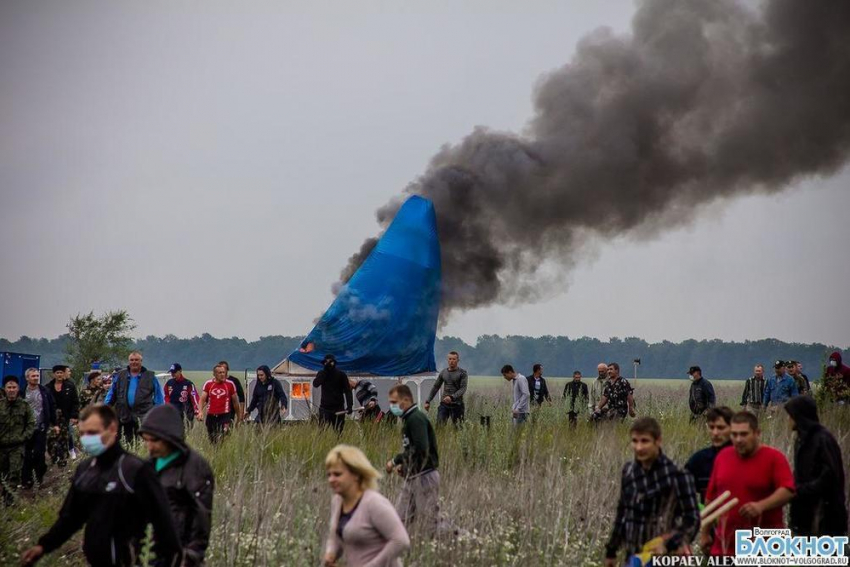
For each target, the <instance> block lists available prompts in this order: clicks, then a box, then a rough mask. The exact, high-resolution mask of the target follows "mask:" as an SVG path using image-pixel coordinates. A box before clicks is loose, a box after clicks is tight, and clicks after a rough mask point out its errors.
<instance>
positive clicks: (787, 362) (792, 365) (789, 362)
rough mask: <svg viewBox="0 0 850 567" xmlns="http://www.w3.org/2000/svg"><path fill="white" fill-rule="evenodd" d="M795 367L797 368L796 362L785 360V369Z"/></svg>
mask: <svg viewBox="0 0 850 567" xmlns="http://www.w3.org/2000/svg"><path fill="white" fill-rule="evenodd" d="M795 366H797V361H796V360H786V361H785V367H786V368H793V367H795Z"/></svg>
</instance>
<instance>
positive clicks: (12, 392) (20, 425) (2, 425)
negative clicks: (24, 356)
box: [0, 376, 35, 504]
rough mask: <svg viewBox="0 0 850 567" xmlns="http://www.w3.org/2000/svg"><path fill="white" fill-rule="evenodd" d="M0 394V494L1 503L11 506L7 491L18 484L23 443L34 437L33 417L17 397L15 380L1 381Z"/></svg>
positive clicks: (16, 382) (26, 404) (16, 378)
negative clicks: (1, 495)
mask: <svg viewBox="0 0 850 567" xmlns="http://www.w3.org/2000/svg"><path fill="white" fill-rule="evenodd" d="M3 393H4V396H3V399H2V400H0V490H2V492H3V501H4V502H5V503H6V504H11V503H12V502H13V497H12V493H11V490H12V489H14V488H15V487H16V486H18V485H19V484H21V471H23V468H24V448H25V445H26V442H27V441H28V440H29V438H30V437H32V435H33V433H35V415H34V414H33V413H32V408H30V406H29V404H28V403H27V402H26V400H22V399H21V398H20V397H19V396H18V394H19V393H20V386H18V377H17V376H6V377H5V378H3Z"/></svg>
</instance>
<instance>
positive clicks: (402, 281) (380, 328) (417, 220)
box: [289, 196, 441, 376]
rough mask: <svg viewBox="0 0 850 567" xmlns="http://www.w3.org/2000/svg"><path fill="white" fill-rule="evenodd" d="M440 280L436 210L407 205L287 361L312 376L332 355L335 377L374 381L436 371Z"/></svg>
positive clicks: (414, 201)
mask: <svg viewBox="0 0 850 567" xmlns="http://www.w3.org/2000/svg"><path fill="white" fill-rule="evenodd" d="M440 274H441V272H440V241H439V239H438V236H437V218H436V215H435V213H434V205H433V204H432V203H431V201H429V200H427V199H424V198H422V197H418V196H413V197H410V198H409V199H408V200H407V201H406V202H405V203H404V205H402V207H401V209H399V211H398V213H397V214H396V217H395V219H393V222H392V224H390V226H389V228H387V230H386V231H385V232H384V234H383V236H381V238H380V240H379V241H378V243H377V244H376V245H375V248H374V249H373V250H372V252H371V254H369V256H368V257H367V258H366V260H365V261H364V262H363V264H361V266H360V268H359V269H358V270H357V271H356V272H355V273H354V275H353V276H351V279H350V280H349V281H348V283H346V284H345V285H344V286H343V287H342V289H341V290H340V292H339V294H338V295H337V297H336V300H334V302H333V303H332V304H331V306H330V307H329V308H328V310H327V311H326V312H325V314H324V315H323V316H322V318H321V319H320V320H319V322H318V324H317V325H316V327H315V328H314V329H313V330H312V331H311V332H310V334H309V335H307V337H306V338H305V339H304V341H303V342H302V343H301V348H300V349H298V350H296V351H295V352H293V353H292V354H291V355H289V360H290V361H292V362H294V363H296V364H299V365H301V366H303V367H304V368H308V369H311V370H318V369H320V368H321V366H322V359H323V358H324V356H325V355H326V354H333V355H334V356H335V357H336V359H337V368H339V369H341V370H345V371H346V372H360V373H369V374H375V375H378V376H408V375H411V374H417V373H419V372H429V371H434V370H436V363H435V361H434V339H435V337H436V332H437V318H438V316H439V313H440V283H441V282H440Z"/></svg>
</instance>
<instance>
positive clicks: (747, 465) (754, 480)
mask: <svg viewBox="0 0 850 567" xmlns="http://www.w3.org/2000/svg"><path fill="white" fill-rule="evenodd" d="M783 487H784V488H787V489H789V490H791V491H793V490H795V489H796V487H795V485H794V474H793V473H792V472H791V466H790V465H789V464H788V459H786V458H785V455H784V454H782V453H781V452H780V451H777V450H776V449H774V448H773V447H768V446H767V445H762V446H761V447H759V448H758V449H757V450H756V452H755V454H753V455H751V456H750V457H748V458H746V459H744V458H741V456H739V455H738V452H737V451H735V448H734V447H726V448H725V449H723V450H722V451H720V453H718V454H717V458H716V459H715V461H714V469H713V470H712V471H711V480H710V481H709V482H708V491H707V492H706V494H705V501H706V502H711V501H712V500H714V499H715V498H716V497H717V496H719V495H721V494H723V493H724V492H726V491H727V490H728V491H730V492H731V493H732V496H731V497H730V499H732V498H737V499H738V505H737V506H736V507H735V508H733V509H732V510H730V511H729V512H728V513H726V514H725V515H724V516H723V517H721V518H720V520H719V521H718V522H717V529H716V532H715V535H714V545H712V547H711V555H734V554H735V530H747V529H752V528H754V527H759V528H764V529H781V528H784V527H785V523H784V521H783V519H782V507H779V508H774V509H773V510H768V511H767V512H765V513H764V514H762V515H761V517H759V518H755V519H754V520H751V519H748V518H744V517H743V516H741V514H740V513H739V510H740V509H741V506H743V505H744V504H747V503H748V502H757V501H759V500H764V499H765V498H767V497H768V496H770V495H771V494H773V493H774V492H776V489H778V488H783Z"/></svg>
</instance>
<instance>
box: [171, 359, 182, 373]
mask: <svg viewBox="0 0 850 567" xmlns="http://www.w3.org/2000/svg"><path fill="white" fill-rule="evenodd" d="M182 370H183V367H182V366H180V363H179V362H175V363H174V364H172V365H171V368H169V369H168V371H169V372H170V373H171V374H174V373H175V372H180V371H182Z"/></svg>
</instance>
